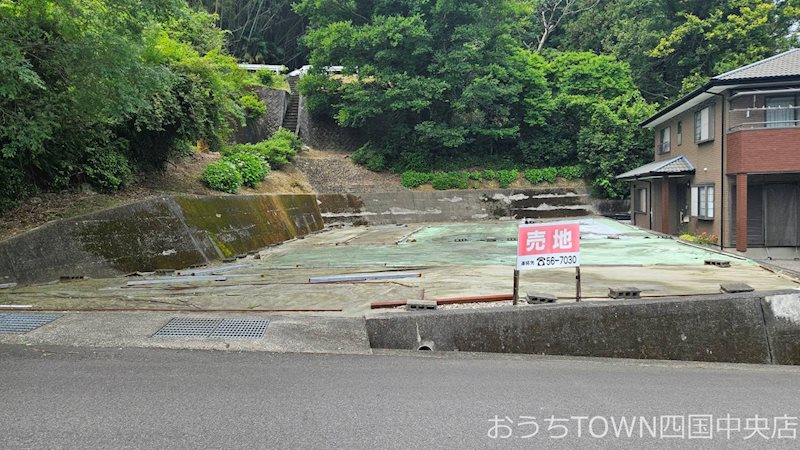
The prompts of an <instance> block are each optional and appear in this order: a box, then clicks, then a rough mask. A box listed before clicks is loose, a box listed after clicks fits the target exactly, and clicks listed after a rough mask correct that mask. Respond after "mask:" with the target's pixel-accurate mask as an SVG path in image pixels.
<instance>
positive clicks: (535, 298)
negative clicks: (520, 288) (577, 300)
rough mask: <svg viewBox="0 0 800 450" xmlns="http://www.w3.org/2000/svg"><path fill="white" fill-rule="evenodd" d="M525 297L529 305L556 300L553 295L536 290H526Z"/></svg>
mask: <svg viewBox="0 0 800 450" xmlns="http://www.w3.org/2000/svg"><path fill="white" fill-rule="evenodd" d="M525 298H526V300H527V301H528V304H529V305H535V304H537V303H555V302H556V301H557V300H558V298H557V297H556V296H555V295H552V294H541V293H536V292H528V293H527V295H526V296H525Z"/></svg>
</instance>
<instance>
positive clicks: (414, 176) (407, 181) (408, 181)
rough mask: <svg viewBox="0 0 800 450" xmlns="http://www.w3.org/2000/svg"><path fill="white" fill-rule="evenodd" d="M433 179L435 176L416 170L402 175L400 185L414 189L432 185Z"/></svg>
mask: <svg viewBox="0 0 800 450" xmlns="http://www.w3.org/2000/svg"><path fill="white" fill-rule="evenodd" d="M432 179H433V174H432V173H430V172H417V171H414V170H409V171H406V172H403V174H402V175H400V183H402V184H403V186H405V187H407V188H409V189H414V188H415V187H417V186H422V185H423V184H426V183H430V182H431V180H432Z"/></svg>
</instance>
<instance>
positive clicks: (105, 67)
mask: <svg viewBox="0 0 800 450" xmlns="http://www.w3.org/2000/svg"><path fill="white" fill-rule="evenodd" d="M223 43H224V34H223V32H222V30H220V29H218V28H216V27H214V25H213V17H211V16H210V15H208V14H207V13H205V12H199V11H196V10H193V9H191V8H189V7H188V6H187V4H186V2H185V1H184V0H114V1H111V0H58V1H56V0H0V75H1V76H2V77H3V82H2V83H1V84H0V174H6V176H3V180H2V181H3V183H5V182H6V180H10V181H9V184H8V186H2V188H0V196H2V197H3V198H4V200H3V202H2V203H3V205H2V206H5V207H7V206H9V205H10V204H12V203H13V201H14V200H16V199H18V198H19V197H21V196H24V195H27V194H29V193H31V192H33V191H35V190H38V189H62V188H64V187H67V186H68V185H70V184H73V183H81V182H90V183H92V184H94V185H95V186H96V187H98V188H101V189H116V188H119V187H121V186H123V185H125V183H127V182H129V181H130V180H131V179H132V178H133V176H134V175H135V173H136V171H137V170H138V169H139V168H142V167H159V166H160V165H161V164H162V163H163V162H164V161H165V160H166V159H168V158H169V157H170V156H171V155H173V154H175V153H176V152H180V151H184V150H185V149H186V148H187V147H188V145H189V144H190V143H194V142H195V141H197V140H199V139H204V140H207V141H209V142H210V143H212V144H216V143H219V142H221V141H223V140H224V139H225V137H226V136H227V133H228V132H229V130H230V125H231V122H235V121H241V120H243V118H244V111H243V108H242V105H240V104H239V100H240V99H241V98H242V97H243V96H244V95H245V91H244V86H245V85H246V84H248V83H250V82H251V80H250V79H249V78H248V77H249V76H248V75H247V73H246V72H244V71H242V70H240V69H239V68H238V66H237V65H236V62H235V60H234V59H233V58H231V57H229V56H226V55H225V53H224V52H223V51H222V45H223ZM8 174H11V175H8Z"/></svg>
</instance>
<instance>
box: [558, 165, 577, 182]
mask: <svg viewBox="0 0 800 450" xmlns="http://www.w3.org/2000/svg"><path fill="white" fill-rule="evenodd" d="M556 172H557V175H558V176H559V177H561V178H564V179H567V180H576V179H578V178H583V168H581V166H561V167H558V168H556Z"/></svg>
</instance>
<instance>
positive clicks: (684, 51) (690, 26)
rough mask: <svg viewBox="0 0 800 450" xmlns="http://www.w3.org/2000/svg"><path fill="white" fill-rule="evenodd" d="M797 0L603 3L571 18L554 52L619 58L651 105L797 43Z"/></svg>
mask: <svg viewBox="0 0 800 450" xmlns="http://www.w3.org/2000/svg"><path fill="white" fill-rule="evenodd" d="M799 21H800V1H798V0H703V1H700V0H693V1H686V0H604V1H601V2H600V4H599V5H598V6H597V7H595V8H592V9H589V10H587V11H585V12H583V13H581V14H579V15H576V16H573V17H571V18H569V20H567V21H566V22H565V23H564V24H563V25H562V27H561V28H560V29H559V30H558V31H557V32H556V33H555V35H554V36H553V37H552V38H551V40H550V45H551V46H552V47H553V48H558V49H562V50H567V49H568V50H588V51H593V52H597V53H607V54H612V55H615V56H616V57H617V58H618V59H620V60H621V61H625V62H627V63H628V64H629V65H630V67H631V71H632V74H633V79H634V81H635V82H636V85H637V86H638V88H639V89H640V91H641V92H642V94H643V95H644V96H645V98H647V99H648V100H650V101H657V102H659V103H662V104H663V103H664V102H668V101H672V100H675V99H676V97H677V96H678V95H680V94H682V93H685V92H688V91H690V90H691V89H693V88H695V87H697V86H699V85H700V84H702V83H703V82H705V81H706V80H708V79H709V78H710V77H712V76H714V75H718V74H720V73H723V72H726V71H728V70H731V69H734V68H736V67H739V66H742V65H744V64H748V63H751V62H755V61H758V60H760V59H763V58H766V57H769V56H772V55H774V54H776V53H778V52H780V51H783V50H786V49H788V48H789V47H791V46H797V45H798V35H797V32H798V31H799V30H800V29H799V28H798V22H799Z"/></svg>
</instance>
